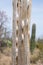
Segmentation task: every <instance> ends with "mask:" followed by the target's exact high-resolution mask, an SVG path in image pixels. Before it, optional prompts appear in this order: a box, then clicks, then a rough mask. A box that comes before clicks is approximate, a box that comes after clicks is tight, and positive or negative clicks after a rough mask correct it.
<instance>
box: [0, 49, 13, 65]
mask: <svg viewBox="0 0 43 65" xmlns="http://www.w3.org/2000/svg"><path fill="white" fill-rule="evenodd" d="M10 51H11V50H10V48H9V49H8V48H6V49H4V50H3V53H1V52H0V65H12V60H11V53H10Z"/></svg>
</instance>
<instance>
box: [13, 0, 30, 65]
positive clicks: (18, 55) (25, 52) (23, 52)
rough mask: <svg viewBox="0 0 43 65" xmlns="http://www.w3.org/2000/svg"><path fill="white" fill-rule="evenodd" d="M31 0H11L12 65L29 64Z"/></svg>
mask: <svg viewBox="0 0 43 65" xmlns="http://www.w3.org/2000/svg"><path fill="white" fill-rule="evenodd" d="M30 12H31V0H13V44H12V60H13V65H29V64H30V44H29V41H28V39H30V33H29V31H30V29H29V28H30V27H29V24H30Z"/></svg>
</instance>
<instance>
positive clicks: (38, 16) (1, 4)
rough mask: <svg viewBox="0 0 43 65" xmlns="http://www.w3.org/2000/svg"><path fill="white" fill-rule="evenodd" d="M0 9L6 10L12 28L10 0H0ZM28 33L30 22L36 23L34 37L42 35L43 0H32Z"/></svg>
mask: <svg viewBox="0 0 43 65" xmlns="http://www.w3.org/2000/svg"><path fill="white" fill-rule="evenodd" d="M0 10H3V11H6V14H7V15H8V17H9V18H10V19H11V20H10V28H11V29H12V0H0ZM31 10H32V11H31V22H30V33H31V30H32V24H33V23H35V24H36V38H39V37H43V0H32V9H31Z"/></svg>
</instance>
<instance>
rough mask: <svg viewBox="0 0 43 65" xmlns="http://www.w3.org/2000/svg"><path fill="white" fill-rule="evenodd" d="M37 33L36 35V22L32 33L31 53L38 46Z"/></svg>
mask: <svg viewBox="0 0 43 65" xmlns="http://www.w3.org/2000/svg"><path fill="white" fill-rule="evenodd" d="M35 35H36V24H33V25H32V35H31V40H30V51H31V53H33V50H34V48H35V46H36V43H35Z"/></svg>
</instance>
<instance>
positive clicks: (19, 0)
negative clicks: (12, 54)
mask: <svg viewBox="0 0 43 65" xmlns="http://www.w3.org/2000/svg"><path fill="white" fill-rule="evenodd" d="M19 2H21V0H18V2H17V8H18V7H19ZM28 9H29V5H28V7H27V10H28ZM16 22H17V27H16V35H17V38H18V20H17V21H16ZM26 30H27V32H28V35H29V31H28V19H27V23H26ZM17 38H16V47H17V48H18V39H17ZM21 43H22V45H23V43H24V21H22V41H21ZM16 65H18V56H16Z"/></svg>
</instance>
